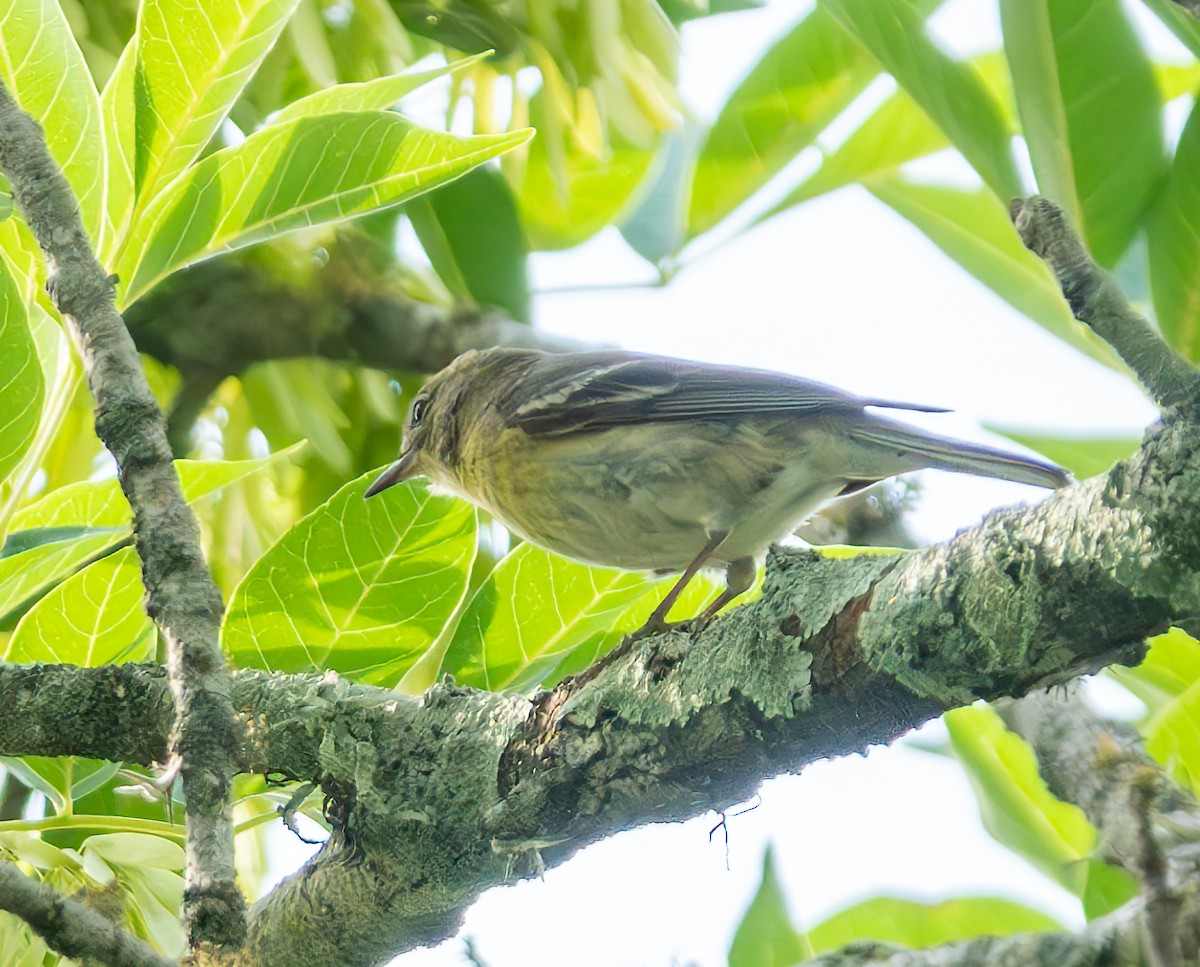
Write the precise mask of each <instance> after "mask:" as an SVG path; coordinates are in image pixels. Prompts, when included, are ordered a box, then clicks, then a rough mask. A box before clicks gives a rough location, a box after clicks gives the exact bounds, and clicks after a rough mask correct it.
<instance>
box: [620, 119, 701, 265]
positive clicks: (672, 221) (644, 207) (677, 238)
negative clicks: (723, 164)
mask: <svg viewBox="0 0 1200 967" xmlns="http://www.w3.org/2000/svg"><path fill="white" fill-rule="evenodd" d="M702 133H703V132H702V131H701V130H700V128H699V127H698V126H697V125H694V124H688V125H685V126H684V127H683V128H682V129H680V130H676V131H670V132H668V133H667V134H666V135H665V136H664V137H663V140H662V147H661V148H660V149H659V153H660V158H659V160H658V163H657V164H656V166H655V167H656V171H655V172H654V174H653V177H652V178H650V179H647V181H648V184H647V185H646V191H645V195H644V197H642V198H641V200H640V203H639V204H638V206H637V208H636V209H635V210H634V211H633V212H632V213H631V214H630V215H629V216H628V217H627V218H625V219H624V221H623V224H622V225H621V235H622V236H623V237H624V238H625V241H626V242H627V243H629V247H630V248H631V249H633V250H634V251H635V252H637V253H638V255H640V256H641V257H642V258H644V259H645V260H646V261H647V262H650V263H651V264H653V265H655V266H658V267H659V269H660V270H662V271H663V272H669V271H670V269H671V259H672V257H673V256H675V255H676V254H677V253H678V252H679V250H680V249H681V248H683V244H684V242H686V241H687V236H686V230H687V226H686V225H685V224H684V219H685V218H686V216H687V206H688V201H689V199H688V193H689V191H690V188H691V185H690V181H691V172H692V165H693V164H694V161H695V154H696V152H697V151H698V150H699V147H700V145H699V143H698V140H699V138H700V136H701V134H702Z"/></svg>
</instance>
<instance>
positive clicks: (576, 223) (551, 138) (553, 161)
mask: <svg viewBox="0 0 1200 967" xmlns="http://www.w3.org/2000/svg"><path fill="white" fill-rule="evenodd" d="M554 110H555V109H554V108H553V107H550V108H548V107H547V103H546V95H545V92H544V91H539V92H538V93H537V94H535V95H534V96H533V98H532V99H531V100H530V103H529V120H530V124H532V125H533V126H534V127H535V128H536V129H537V132H538V136H537V137H536V138H534V140H533V142H532V143H531V144H530V145H529V151H528V155H527V156H526V157H524V158H519V157H518V158H515V159H514V160H515V162H516V163H515V164H514V165H513V169H514V170H513V171H511V172H508V176H509V177H510V178H511V180H512V181H513V183H514V185H515V187H516V193H517V206H518V208H519V209H520V211H521V223H522V224H523V225H524V227H525V233H526V235H527V236H528V240H529V245H530V246H531V247H532V248H534V249H537V250H544V249H563V248H570V247H572V246H574V245H579V244H580V243H582V242H584V241H586V240H587V239H589V238H591V237H592V236H593V235H595V234H596V233H597V232H598V231H600V230H601V229H602V228H606V227H607V226H609V225H611V224H613V223H614V222H617V221H619V220H620V218H621V216H622V215H623V214H624V213H625V212H626V211H628V210H629V209H630V207H631V206H632V205H634V204H636V202H637V198H638V195H639V194H640V190H641V189H642V188H643V186H644V184H645V182H646V179H647V175H648V172H649V171H650V170H651V164H652V162H653V160H654V151H653V150H651V149H649V148H646V147H641V146H638V145H635V144H633V143H632V142H630V141H628V140H626V139H625V138H623V137H622V136H621V135H620V133H618V132H616V131H609V132H608V140H607V144H606V145H605V146H604V148H603V149H602V150H600V151H599V152H593V151H589V150H587V149H586V148H584V147H583V146H582V145H580V144H578V143H577V142H576V141H575V139H574V138H572V137H569V136H564V135H563V133H562V131H561V130H558V129H557V128H556V125H555V123H554V121H553V119H554V117H555V115H554ZM505 170H506V171H508V169H507V168H506V169H505Z"/></svg>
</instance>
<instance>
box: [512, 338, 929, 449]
mask: <svg viewBox="0 0 1200 967" xmlns="http://www.w3.org/2000/svg"><path fill="white" fill-rule="evenodd" d="M524 390H525V392H523V393H521V394H514V396H513V397H510V398H509V399H508V400H507V401H506V404H505V407H504V409H505V412H504V416H505V418H506V420H507V422H508V423H509V425H512V426H517V427H520V428H521V429H523V430H524V431H525V432H526V433H528V434H530V435H534V436H540V435H565V434H569V433H582V432H590V431H595V430H604V429H610V428H613V427H620V426H628V425H632V424H640V423H664V422H675V421H686V420H721V419H730V418H734V417H737V416H741V415H749V414H755V413H762V414H792V415H795V416H797V417H817V416H824V415H827V414H831V413H857V412H860V411H861V410H862V408H863V407H864V406H894V407H900V408H905V409H926V407H919V406H909V405H907V404H900V403H886V402H884V401H882V400H868V399H862V398H861V397H857V396H854V395H852V394H850V393H845V392H843V391H841V390H839V389H836V388H834V387H832V386H827V385H825V384H824V383H816V382H813V381H811V380H806V379H801V378H799V377H797V376H787V375H784V374H782V373H773V372H768V371H765V370H754V369H740V368H736V367H732V366H710V365H706V364H703V363H692V362H686V361H684V360H678V359H670V358H667V357H660V356H640V355H635V354H631V353H616V352H611V353H609V352H597V353H578V354H570V355H566V356H558V357H555V356H547V357H545V358H544V360H543V361H541V363H540V364H539V365H537V366H535V367H533V368H532V369H531V370H530V371H529V373H528V375H527V376H526V384H525V386H524Z"/></svg>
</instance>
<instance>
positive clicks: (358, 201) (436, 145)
mask: <svg viewBox="0 0 1200 967" xmlns="http://www.w3.org/2000/svg"><path fill="white" fill-rule="evenodd" d="M531 134H532V132H531V131H528V130H524V131H515V132H512V133H509V134H498V135H480V136H476V137H469V138H459V137H456V136H454V135H450V134H442V133H440V132H436V131H428V130H425V129H423V128H419V127H417V126H415V125H414V124H412V123H410V122H409V121H407V120H405V119H404V118H402V117H400V116H399V115H398V114H392V113H388V112H382V111H378V112H377V111H371V112H362V113H338V114H322V115H316V116H302V117H298V118H293V119H292V120H290V121H284V122H283V123H281V124H272V125H270V126H268V127H265V128H262V129H261V130H259V131H256V132H255V133H254V134H252V135H250V137H248V138H247V139H246V140H245V141H244V142H243V143H242V144H240V145H237V146H235V147H230V148H224V149H222V150H220V151H217V152H214V153H213V154H211V155H209V156H208V157H206V158H205V159H204V160H203V161H200V162H199V163H197V164H196V165H194V166H192V167H191V168H190V169H189V170H188V171H187V172H186V173H185V174H184V175H182V176H181V177H179V178H177V179H176V180H175V181H174V182H172V183H171V185H170V186H169V187H168V188H167V189H166V190H164V191H163V192H162V193H161V194H159V195H158V196H157V198H155V200H154V201H153V202H152V203H151V204H150V206H149V207H148V208H147V210H146V212H145V214H144V216H143V217H142V218H141V219H140V220H139V221H138V223H137V226H135V232H136V235H135V236H134V237H131V240H130V245H129V246H128V247H127V248H126V250H125V251H124V253H123V254H122V256H121V258H120V261H119V262H118V266H117V271H118V273H119V275H120V276H121V278H122V280H126V279H127V280H128V283H127V284H126V285H125V286H124V291H123V292H122V293H121V299H122V303H123V304H124V305H128V304H129V303H131V302H133V301H134V300H136V299H137V298H138V296H140V295H142V294H143V293H144V292H145V291H146V290H147V289H149V288H150V287H151V286H152V285H154V284H155V283H156V282H158V281H159V280H160V279H162V278H164V277H166V276H167V275H169V274H171V273H172V272H174V271H176V270H177V269H181V268H183V267H184V266H185V265H189V264H191V263H193V262H198V261H200V260H201V259H205V258H208V257H209V256H211V255H215V254H216V253H218V252H222V251H227V250H229V249H235V248H240V247H242V246H244V245H250V244H251V243H253V242H259V241H263V240H264V239H268V238H274V237H276V236H279V235H282V234H283V233H285V232H290V231H294V230H296V229H300V228H307V227H308V226H310V225H316V224H321V223H326V222H333V221H339V220H341V219H346V218H350V217H352V216H354V215H361V214H364V213H366V212H369V211H374V210H376V209H379V208H383V207H386V206H388V205H395V204H399V203H400V202H404V201H408V200H409V199H410V198H413V197H415V196H417V195H419V194H421V193H422V192H425V191H428V190H429V189H430V188H435V187H437V186H438V185H441V184H444V183H445V182H447V181H451V180H453V179H454V178H457V177H459V176H460V175H462V174H465V173H466V172H467V171H470V170H471V169H472V168H474V167H475V166H476V165H479V164H482V163H483V162H484V161H487V160H488V159H490V158H494V157H496V156H497V155H499V154H502V153H503V152H505V151H507V150H509V149H510V148H513V147H516V146H517V145H519V144H523V143H524V142H525V141H527V140H528V139H529V137H530V136H531Z"/></svg>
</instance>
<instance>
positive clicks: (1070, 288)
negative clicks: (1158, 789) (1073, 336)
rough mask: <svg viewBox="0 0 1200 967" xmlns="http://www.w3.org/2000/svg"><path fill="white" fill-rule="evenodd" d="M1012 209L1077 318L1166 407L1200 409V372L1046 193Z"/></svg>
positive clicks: (1028, 242)
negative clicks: (1112, 275)
mask: <svg viewBox="0 0 1200 967" xmlns="http://www.w3.org/2000/svg"><path fill="white" fill-rule="evenodd" d="M1009 213H1010V215H1011V216H1012V220H1013V224H1014V225H1016V228H1017V232H1018V233H1019V234H1020V236H1021V240H1022V241H1023V242H1024V243H1025V245H1026V247H1027V248H1028V249H1029V250H1030V251H1032V252H1033V253H1034V254H1035V255H1037V256H1038V257H1039V258H1041V259H1042V260H1043V261H1044V262H1045V263H1046V264H1047V265H1048V266H1050V269H1051V271H1053V272H1054V274H1055V276H1056V277H1057V278H1058V282H1059V285H1060V286H1061V287H1062V290H1063V296H1064V297H1065V298H1066V300H1067V303H1068V304H1069V305H1070V307H1071V311H1072V312H1073V313H1074V314H1075V318H1076V319H1078V320H1079V321H1080V322H1082V323H1084V324H1085V325H1087V326H1089V327H1091V329H1092V330H1093V331H1095V333H1096V334H1097V335H1098V336H1099V337H1100V338H1101V339H1103V340H1104V341H1105V342H1107V343H1108V344H1109V345H1111V346H1112V347H1113V349H1115V350H1116V351H1117V353H1118V354H1119V355H1120V357H1121V358H1122V359H1123V360H1124V361H1125V363H1126V364H1127V365H1128V366H1129V368H1130V369H1131V370H1133V372H1134V374H1135V375H1136V376H1137V378H1138V379H1139V380H1141V382H1142V385H1143V386H1145V387H1146V389H1147V390H1148V391H1149V393H1150V395H1151V396H1152V397H1153V398H1154V400H1155V402H1157V403H1158V405H1159V406H1161V407H1163V408H1164V409H1169V408H1171V407H1183V408H1186V409H1187V410H1189V412H1190V413H1192V414H1194V413H1196V412H1197V410H1198V409H1200V375H1198V374H1197V373H1196V371H1195V370H1194V369H1193V368H1192V366H1191V364H1190V363H1188V361H1187V360H1186V359H1184V358H1183V357H1182V356H1181V355H1179V353H1177V352H1176V351H1175V350H1174V349H1173V348H1172V347H1171V346H1169V345H1168V344H1167V343H1166V341H1165V340H1164V339H1163V338H1162V336H1161V335H1160V334H1159V332H1158V330H1157V329H1156V328H1155V327H1154V326H1153V325H1152V324H1151V323H1150V322H1149V321H1148V320H1147V319H1146V318H1145V317H1144V316H1142V315H1139V314H1138V313H1137V312H1135V311H1134V309H1133V307H1132V306H1130V304H1129V301H1128V300H1127V299H1126V298H1125V294H1124V293H1123V292H1122V291H1121V289H1120V287H1119V286H1118V285H1117V284H1116V282H1114V281H1113V280H1112V279H1111V278H1110V277H1109V276H1108V275H1107V274H1105V273H1104V272H1103V271H1102V270H1101V269H1100V267H1099V266H1098V265H1096V263H1095V261H1094V260H1093V259H1092V257H1091V255H1090V254H1089V253H1088V250H1087V248H1086V247H1085V246H1084V244H1083V241H1082V240H1081V239H1080V237H1079V236H1078V234H1076V232H1075V231H1074V229H1073V228H1072V227H1071V225H1070V223H1069V222H1068V220H1067V216H1066V214H1065V213H1064V212H1063V210H1062V209H1061V208H1059V207H1058V206H1057V205H1055V204H1054V203H1053V202H1052V201H1050V200H1049V199H1046V198H1041V197H1038V196H1034V197H1032V198H1027V199H1022V198H1018V199H1016V200H1014V201H1013V203H1012V205H1011V207H1010V209H1009Z"/></svg>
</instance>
